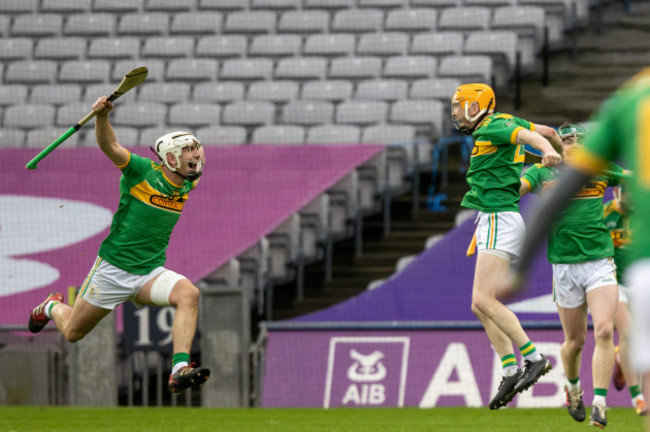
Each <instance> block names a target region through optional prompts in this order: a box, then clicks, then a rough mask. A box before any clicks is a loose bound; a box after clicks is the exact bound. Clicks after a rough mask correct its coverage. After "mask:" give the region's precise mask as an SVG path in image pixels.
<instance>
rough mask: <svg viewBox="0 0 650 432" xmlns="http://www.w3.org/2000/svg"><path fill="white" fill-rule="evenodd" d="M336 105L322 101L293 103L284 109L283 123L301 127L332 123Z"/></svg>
mask: <svg viewBox="0 0 650 432" xmlns="http://www.w3.org/2000/svg"><path fill="white" fill-rule="evenodd" d="M333 116H334V105H333V104H332V103H330V102H320V101H305V100H300V101H293V102H289V103H288V104H286V105H285V106H284V107H282V121H283V122H284V123H294V124H300V125H316V124H321V123H331V122H332V118H333Z"/></svg>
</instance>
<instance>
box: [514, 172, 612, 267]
mask: <svg viewBox="0 0 650 432" xmlns="http://www.w3.org/2000/svg"><path fill="white" fill-rule="evenodd" d="M610 169H611V170H612V171H616V172H623V169H622V168H621V167H619V166H617V165H612V166H611V167H610ZM557 173H558V171H557V170H556V169H555V168H549V167H545V166H543V165H541V164H536V165H533V166H532V167H530V168H529V169H528V170H527V171H526V173H525V174H524V175H523V177H522V178H521V181H522V182H525V183H527V184H528V186H529V187H530V189H531V191H533V192H535V193H540V192H541V191H542V190H543V189H544V188H545V187H548V186H552V185H553V183H554V182H555V178H556V176H557ZM617 184H618V177H614V176H612V177H607V176H597V177H594V178H593V179H592V180H591V181H590V182H589V183H588V184H587V185H586V186H585V187H584V188H582V190H581V191H580V192H578V194H577V195H576V196H575V197H574V198H573V199H572V200H571V205H570V206H569V207H568V208H567V209H566V210H565V211H564V212H563V213H562V218H561V219H560V220H559V221H558V222H557V223H556V224H555V225H554V226H553V228H552V229H551V232H550V234H549V236H548V251H547V257H548V262H550V263H551V264H575V263H581V262H587V261H593V260H597V259H601V258H607V257H611V256H614V245H613V244H612V239H611V237H610V235H609V230H608V229H607V227H606V226H605V223H604V221H603V196H604V195H605V189H607V186H614V185H617Z"/></svg>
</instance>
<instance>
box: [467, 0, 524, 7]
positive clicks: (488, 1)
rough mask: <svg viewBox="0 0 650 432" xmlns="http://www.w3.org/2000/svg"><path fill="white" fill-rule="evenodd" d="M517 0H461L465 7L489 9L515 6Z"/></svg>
mask: <svg viewBox="0 0 650 432" xmlns="http://www.w3.org/2000/svg"><path fill="white" fill-rule="evenodd" d="M517 1H518V0H463V3H464V4H465V5H467V6H485V7H489V8H496V7H500V6H507V7H510V6H516V5H517Z"/></svg>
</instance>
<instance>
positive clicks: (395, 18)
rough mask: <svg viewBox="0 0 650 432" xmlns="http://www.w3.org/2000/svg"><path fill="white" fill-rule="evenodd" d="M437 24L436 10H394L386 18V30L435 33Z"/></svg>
mask: <svg viewBox="0 0 650 432" xmlns="http://www.w3.org/2000/svg"><path fill="white" fill-rule="evenodd" d="M437 22H438V15H437V13H436V11H435V9H425V8H419V9H393V10H390V11H389V12H388V15H387V16H386V30H402V31H409V32H414V31H433V30H435V29H436V23H437Z"/></svg>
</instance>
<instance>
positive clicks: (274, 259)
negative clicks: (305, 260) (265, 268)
mask: <svg viewBox="0 0 650 432" xmlns="http://www.w3.org/2000/svg"><path fill="white" fill-rule="evenodd" d="M267 238H268V239H269V253H270V258H271V276H272V278H273V283H274V284H278V285H279V284H282V283H287V282H289V281H290V280H292V279H294V278H295V277H296V276H297V272H296V266H297V265H298V264H299V260H301V259H302V241H301V237H300V215H299V214H298V213H294V214H292V215H291V216H289V217H288V218H287V219H285V220H284V221H283V222H282V223H281V224H280V225H278V226H277V227H276V228H275V229H274V230H273V231H272V232H271V233H270V234H268V235H267Z"/></svg>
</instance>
